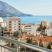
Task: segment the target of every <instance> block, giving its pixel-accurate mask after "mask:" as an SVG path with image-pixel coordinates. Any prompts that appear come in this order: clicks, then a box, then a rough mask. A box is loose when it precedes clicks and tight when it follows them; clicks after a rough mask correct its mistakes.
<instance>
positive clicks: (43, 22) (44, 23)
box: [41, 21, 50, 28]
mask: <svg viewBox="0 0 52 52" xmlns="http://www.w3.org/2000/svg"><path fill="white" fill-rule="evenodd" d="M41 24H42V26H46V28H49V26H50V24H49V23H48V22H47V21H42V22H41Z"/></svg>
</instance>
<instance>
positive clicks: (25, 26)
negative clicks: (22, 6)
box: [21, 24, 38, 36]
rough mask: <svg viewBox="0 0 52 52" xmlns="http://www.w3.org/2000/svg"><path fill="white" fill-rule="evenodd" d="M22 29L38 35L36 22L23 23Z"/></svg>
mask: <svg viewBox="0 0 52 52" xmlns="http://www.w3.org/2000/svg"><path fill="white" fill-rule="evenodd" d="M21 27H22V28H21V29H22V31H25V32H27V33H28V34H32V35H35V36H36V30H37V28H38V25H35V24H22V25H21Z"/></svg>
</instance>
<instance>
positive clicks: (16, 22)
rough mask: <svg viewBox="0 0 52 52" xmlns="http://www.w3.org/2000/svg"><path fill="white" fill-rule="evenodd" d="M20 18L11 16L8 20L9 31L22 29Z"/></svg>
mask: <svg viewBox="0 0 52 52" xmlns="http://www.w3.org/2000/svg"><path fill="white" fill-rule="evenodd" d="M20 21H21V20H20V18H17V17H11V18H9V19H8V21H7V30H8V32H12V33H13V32H16V31H19V30H20Z"/></svg>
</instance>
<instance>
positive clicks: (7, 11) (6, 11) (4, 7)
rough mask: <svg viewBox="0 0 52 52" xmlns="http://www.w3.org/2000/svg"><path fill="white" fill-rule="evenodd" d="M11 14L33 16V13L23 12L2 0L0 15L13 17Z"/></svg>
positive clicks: (0, 2)
mask: <svg viewBox="0 0 52 52" xmlns="http://www.w3.org/2000/svg"><path fill="white" fill-rule="evenodd" d="M11 16H33V15H31V14H24V13H23V12H21V11H19V10H17V9H15V8H14V7H12V6H10V5H9V4H7V3H5V2H3V1H0V17H11Z"/></svg>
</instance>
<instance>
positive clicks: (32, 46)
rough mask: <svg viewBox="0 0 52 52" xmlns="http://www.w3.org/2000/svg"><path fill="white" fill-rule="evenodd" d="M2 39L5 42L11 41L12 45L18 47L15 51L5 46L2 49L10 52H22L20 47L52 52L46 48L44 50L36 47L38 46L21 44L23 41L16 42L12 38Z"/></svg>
mask: <svg viewBox="0 0 52 52" xmlns="http://www.w3.org/2000/svg"><path fill="white" fill-rule="evenodd" d="M0 39H1V40H4V41H6V40H7V41H9V42H11V43H14V44H15V45H16V46H17V47H16V48H15V49H12V48H8V47H5V46H1V47H2V48H3V47H4V49H7V50H9V51H10V52H20V46H23V47H26V48H29V49H31V50H37V51H39V52H52V50H49V49H46V48H42V47H39V46H36V45H32V44H28V43H24V42H21V41H17V40H14V39H11V38H7V37H4V36H0ZM1 50H2V49H1ZM25 52H26V51H25Z"/></svg>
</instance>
